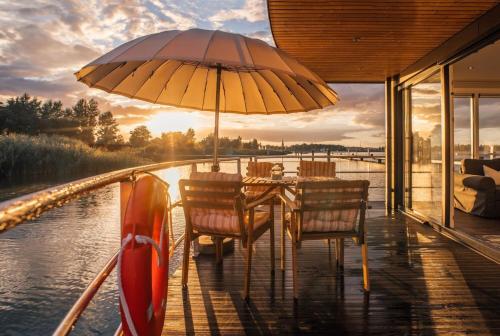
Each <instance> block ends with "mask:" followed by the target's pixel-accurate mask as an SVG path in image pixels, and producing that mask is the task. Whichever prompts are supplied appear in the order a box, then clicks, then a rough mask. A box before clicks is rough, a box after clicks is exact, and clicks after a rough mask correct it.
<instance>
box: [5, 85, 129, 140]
mask: <svg viewBox="0 0 500 336" xmlns="http://www.w3.org/2000/svg"><path fill="white" fill-rule="evenodd" d="M0 132H2V133H18V134H28V135H39V134H48V135H61V136H66V137H69V138H74V139H78V140H80V141H82V142H84V143H86V144H87V145H90V146H93V145H101V146H112V145H120V144H123V143H124V140H123V137H122V135H121V134H120V130H119V128H118V123H117V121H116V119H115V118H114V116H113V113H111V112H110V111H106V112H101V111H100V109H99V106H98V103H97V101H95V100H94V99H90V100H87V99H79V100H78V101H77V102H76V104H75V105H73V106H71V107H66V108H65V107H63V104H62V102H61V101H57V100H47V101H45V102H42V101H41V100H39V99H37V98H35V97H30V96H29V95H28V94H27V93H25V94H24V95H22V96H19V97H14V98H10V99H8V100H7V101H6V102H0Z"/></svg>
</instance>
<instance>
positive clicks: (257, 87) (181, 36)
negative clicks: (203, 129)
mask: <svg viewBox="0 0 500 336" xmlns="http://www.w3.org/2000/svg"><path fill="white" fill-rule="evenodd" d="M75 75H76V77H77V79H78V80H79V81H81V82H83V83H85V84H87V85H88V86H89V87H94V88H99V89H102V90H104V91H107V92H110V93H115V94H120V95H124V96H127V97H130V98H136V99H140V100H145V101H148V102H152V103H156V104H164V105H170V106H177V107H183V108H189V109H196V110H202V111H215V112H216V129H215V134H214V139H215V140H214V147H215V148H214V151H217V140H216V139H217V137H218V134H217V133H218V113H219V111H220V112H230V113H243V114H276V113H290V112H305V111H310V110H315V109H320V108H324V107H327V106H329V105H333V104H335V103H336V101H337V94H336V93H335V91H333V90H332V89H331V88H330V87H329V86H328V85H327V84H326V83H325V82H324V81H323V80H322V79H321V78H320V77H319V76H318V75H316V74H315V73H314V72H312V71H311V70H309V69H307V68H306V67H305V66H304V65H302V64H300V63H299V62H298V61H296V60H294V59H293V58H292V57H290V56H289V55H287V54H286V53H284V52H283V51H281V50H279V49H277V48H274V47H271V46H269V45H268V44H267V43H265V42H263V41H261V40H258V39H252V38H248V37H245V36H242V35H239V34H232V33H227V32H222V31H210V30H203V29H190V30H186V31H180V30H172V31H164V32H161V33H157V34H152V35H147V36H143V37H139V38H137V39H135V40H132V41H130V42H127V43H125V44H123V45H121V46H119V47H117V48H116V49H114V50H112V51H110V52H108V53H107V54H105V55H103V56H101V57H99V58H98V59H96V60H95V61H93V62H91V63H89V64H88V65H86V66H84V67H83V68H82V69H81V70H80V71H78V72H76V73H75ZM214 156H215V162H214V163H215V164H216V163H217V162H216V156H217V152H215V155H214Z"/></svg>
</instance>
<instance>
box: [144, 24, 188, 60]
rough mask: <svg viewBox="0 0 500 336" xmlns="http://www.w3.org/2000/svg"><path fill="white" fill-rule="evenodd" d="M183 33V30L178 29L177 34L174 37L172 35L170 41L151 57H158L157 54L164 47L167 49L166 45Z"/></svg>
mask: <svg viewBox="0 0 500 336" xmlns="http://www.w3.org/2000/svg"><path fill="white" fill-rule="evenodd" d="M181 33H183V31H180V30H178V31H177V34H176V35H175V36H174V37H172V38H171V39H170V41H168V42H167V43H165V45H164V46H163V47H161V48H160V50H158V51H157V52H155V54H154V55H153V56H151V59H154V58H155V57H156V55H158V54H159V53H160V52H162V51H163V49H165V48H166V47H168V45H169V44H170V43H172V41H173V40H175V39H176V38H177V36H179V35H180V34H181ZM159 34H161V33H159ZM167 60H169V59H167Z"/></svg>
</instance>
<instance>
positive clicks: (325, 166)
mask: <svg viewBox="0 0 500 336" xmlns="http://www.w3.org/2000/svg"><path fill="white" fill-rule="evenodd" d="M298 170H299V172H298V175H299V176H324V177H335V162H325V161H305V160H300V165H299V167H298Z"/></svg>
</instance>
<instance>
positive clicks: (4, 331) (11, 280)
mask: <svg viewBox="0 0 500 336" xmlns="http://www.w3.org/2000/svg"><path fill="white" fill-rule="evenodd" d="M271 161H273V160H271ZM274 161H279V162H281V159H274ZM283 163H284V165H285V170H296V168H297V165H298V162H297V161H296V160H292V159H285V161H284V162H283ZM245 167H246V162H242V173H243V174H245ZM209 169H210V165H209V164H204V165H202V164H199V165H198V171H208V170H209ZM383 169H384V166H383V165H380V164H375V163H367V162H357V161H356V162H355V161H347V160H338V161H337V171H362V172H370V173H363V174H355V173H349V174H339V177H341V178H346V179H355V178H358V179H359V178H363V179H369V180H370V181H371V185H372V186H376V187H379V188H377V189H371V190H370V199H371V200H375V201H382V200H383V195H384V190H383V188H380V187H383V186H384V174H381V173H377V171H378V172H380V171H383ZM236 170H237V167H236V163H234V162H231V163H221V171H225V172H236ZM189 172H190V167H179V168H171V169H166V170H163V171H160V172H156V173H157V174H158V175H159V176H160V177H161V178H163V179H165V180H166V181H167V182H169V183H170V186H171V187H170V194H171V197H172V199H173V200H177V199H179V191H178V188H177V181H178V180H179V179H180V178H183V177H187V176H188V175H189ZM38 186H43V187H45V186H46V185H45V184H44V183H40V184H38V185H34V186H32V187H29V186H23V187H22V188H20V190H18V191H17V193H16V191H15V190H14V189H13V188H9V190H8V193H9V195H16V194H17V195H19V194H21V193H24V192H25V191H26V190H29V191H33V190H34V189H37V187H38ZM0 194H1V195H2V196H4V195H5V194H6V190H5V189H0ZM4 197H5V196H4ZM119 197H120V191H119V185H118V184H114V185H110V186H107V187H105V188H102V189H100V190H97V191H95V192H93V193H91V194H89V195H88V196H86V197H83V198H80V199H78V200H75V201H73V202H71V203H69V204H67V205H65V206H64V207H62V208H57V209H53V210H51V211H49V212H46V213H44V214H43V215H42V216H41V217H40V218H38V219H36V220H33V221H30V222H26V223H24V224H22V225H20V226H18V227H16V228H14V229H12V230H10V231H8V232H6V233H3V234H0V335H47V334H50V333H52V332H53V331H54V330H55V328H56V327H57V326H58V324H59V322H60V321H61V320H62V318H63V317H64V315H65V314H66V313H67V311H68V310H69V309H70V308H71V306H72V305H73V303H74V302H75V301H76V299H77V298H78V297H79V295H80V294H81V293H82V291H83V290H84V289H85V288H86V286H87V285H88V284H89V283H90V281H92V279H93V278H94V277H95V275H96V274H97V273H98V272H99V271H100V270H101V269H102V268H103V266H104V265H105V264H106V262H107V261H108V260H109V259H110V258H111V257H112V255H113V254H114V253H115V252H116V251H117V249H118V247H119V245H120V228H119V215H120V209H119ZM173 222H174V233H175V235H176V236H178V235H179V234H180V233H181V232H182V231H183V227H184V215H183V212H182V209H180V208H176V209H175V210H174V211H173ZM180 247H182V246H180ZM181 251H182V248H178V249H177V251H176V254H175V255H174V257H173V259H172V260H171V264H170V266H171V267H170V272H173V271H174V270H175V269H176V268H177V267H178V266H179V264H180V257H181V253H180V252H181ZM116 288H117V286H116V273H113V274H111V276H110V277H109V278H108V280H106V282H105V283H104V285H103V286H102V287H101V289H100V290H99V292H98V294H97V295H96V297H95V298H94V300H93V301H92V302H91V303H90V305H89V307H88V309H87V310H86V311H85V313H84V315H83V316H82V317H81V318H80V320H79V322H78V323H77V325H76V328H75V330H74V334H75V335H109V334H113V332H114V331H115V330H116V328H117V327H118V325H119V323H120V317H119V314H118V293H117V290H116Z"/></svg>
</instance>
